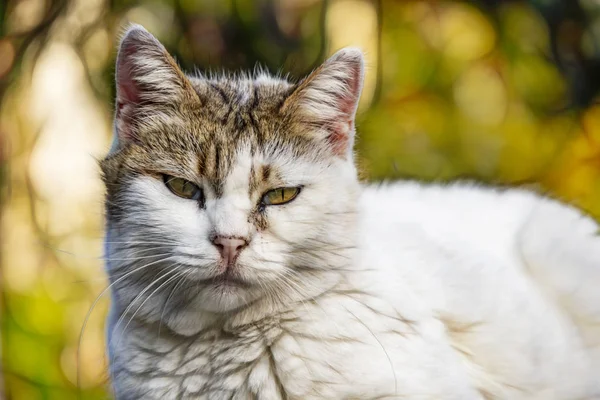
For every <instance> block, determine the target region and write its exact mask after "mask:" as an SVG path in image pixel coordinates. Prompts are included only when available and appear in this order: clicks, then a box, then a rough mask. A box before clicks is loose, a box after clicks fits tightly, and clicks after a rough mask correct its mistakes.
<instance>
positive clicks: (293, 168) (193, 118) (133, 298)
mask: <svg viewBox="0 0 600 400" xmlns="http://www.w3.org/2000/svg"><path fill="white" fill-rule="evenodd" d="M362 79H363V58H362V54H361V53H360V51H358V50H355V49H345V50H341V51H339V52H338V53H336V54H335V55H334V56H332V57H331V58H330V59H329V60H327V61H326V62H325V63H324V64H323V65H321V66H320V67H319V68H317V69H316V70H315V71H314V72H313V73H312V74H310V75H309V76H308V77H307V78H306V79H304V80H303V81H301V82H300V83H299V84H293V83H289V82H287V81H285V80H282V79H279V78H274V77H270V76H268V75H266V74H257V75H255V76H244V75H241V76H233V77H227V76H222V77H217V78H205V77H188V76H186V75H185V74H184V73H183V72H182V71H181V70H180V69H179V67H178V66H177V64H176V63H175V61H174V60H173V58H172V57H171V56H170V55H169V54H168V53H167V51H166V50H165V48H164V47H163V46H162V45H161V44H160V43H159V42H158V41H157V40H156V39H155V38H154V37H153V36H152V35H151V34H150V33H148V32H147V31H145V30H144V29H143V28H141V27H138V26H135V27H132V28H131V29H129V30H128V31H127V33H126V34H125V36H124V38H123V40H122V42H121V46H120V50H119V55H118V59H117V67H116V84H117V98H116V113H115V124H114V126H115V141H114V143H113V147H112V149H111V152H110V154H109V155H108V156H107V157H106V158H105V159H104V160H103V161H102V163H101V167H102V170H103V174H104V180H105V184H106V189H107V198H106V210H107V230H108V234H107V243H106V249H107V255H106V256H107V257H108V262H107V268H108V272H109V275H110V277H111V281H112V282H113V283H114V286H113V294H114V298H115V300H116V301H118V302H120V303H122V304H121V305H122V307H127V306H129V305H130V304H132V306H131V308H130V311H132V310H133V311H135V310H136V309H138V307H139V315H143V316H146V317H149V318H151V319H157V315H160V314H163V315H164V314H172V313H176V312H179V311H181V310H183V309H199V310H206V311H211V312H217V313H219V312H229V311H231V310H234V309H238V308H240V307H244V306H245V305H247V304H249V303H251V302H253V301H256V300H257V299H259V298H263V297H265V296H269V297H272V298H273V299H274V300H277V299H279V300H281V299H285V298H286V297H287V296H290V295H291V294H292V293H295V294H301V295H307V296H308V295H309V294H310V293H311V292H314V291H318V290H323V288H325V287H326V286H327V285H331V284H333V283H334V282H333V281H332V279H334V278H332V275H331V271H334V270H335V269H337V268H341V267H343V266H344V264H345V263H347V262H348V250H349V249H351V248H352V247H353V246H354V240H355V238H354V236H355V233H356V232H355V227H354V223H355V209H356V201H357V195H358V190H359V185H358V180H357V176H356V169H355V166H354V162H353V150H352V145H353V141H354V115H355V112H356V107H357V102H358V99H359V95H360V90H361V85H362Z"/></svg>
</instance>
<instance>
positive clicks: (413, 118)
mask: <svg viewBox="0 0 600 400" xmlns="http://www.w3.org/2000/svg"><path fill="white" fill-rule="evenodd" d="M553 7H562V8H560V9H561V10H562V11H561V12H562V14H552V13H553V10H554V11H555V8H553ZM598 11H600V3H599V2H597V1H571V0H562V1H561V0H545V1H543V2H542V1H501V2H498V1H484V0H480V1H437V0H436V1H433V0H431V1H429V0H424V1H393V0H380V1H372V0H328V1H321V0H279V1H269V0H266V1H260V2H257V1H253V0H232V1H221V0H138V1H135V2H134V1H129V0H122V1H121V0H113V1H110V2H108V1H106V0H57V1H51V0H8V1H5V2H3V3H1V4H0V24H1V25H0V35H1V36H0V101H1V103H0V188H1V190H0V194H1V196H2V197H1V198H0V199H1V207H2V215H1V217H2V218H1V221H0V223H1V234H0V267H1V275H0V284H1V290H2V297H0V312H1V315H0V317H1V331H0V332H1V336H2V345H1V347H0V349H1V355H2V361H1V363H2V372H3V375H2V379H0V398H2V396H3V394H4V397H5V398H7V399H19V400H20V399H27V400H30V399H31V400H35V399H61V400H62V399H75V398H77V395H78V390H80V391H81V398H84V399H106V398H108V397H109V395H108V391H107V389H108V386H107V373H106V357H105V355H104V341H105V337H104V320H105V318H106V313H107V311H108V308H109V304H108V299H107V298H106V296H104V297H102V298H101V299H100V300H99V302H98V303H97V305H96V306H95V308H94V309H93V311H92V312H91V313H90V314H89V319H88V320H87V323H86V329H85V331H84V335H83V337H81V342H80V335H81V332H82V327H83V325H84V320H85V318H86V316H87V315H88V311H89V310H90V307H91V306H92V304H94V302H95V299H96V298H97V296H98V295H99V294H100V293H101V292H102V290H103V289H104V288H105V287H106V285H107V282H106V278H105V275H104V273H103V269H102V259H101V256H102V228H103V209H102V195H103V188H102V185H101V183H100V178H99V171H98V168H97V164H96V160H97V158H100V157H102V156H103V154H104V153H105V152H106V151H107V149H108V147H109V143H110V136H111V118H112V112H113V109H112V107H113V98H112V97H113V95H114V88H113V78H114V69H113V64H114V59H115V55H116V53H115V46H116V43H117V42H118V37H119V35H120V34H121V33H122V32H123V29H124V27H125V26H126V25H127V24H129V23H132V22H134V23H139V24H142V25H144V26H145V27H146V28H147V29H148V30H150V31H151V32H152V33H153V34H154V35H156V36H157V37H158V38H159V39H160V40H161V41H162V42H163V43H164V44H165V46H166V47H167V48H168V49H169V51H171V52H172V53H173V54H174V55H175V57H176V58H177V60H178V62H179V63H180V64H181V65H182V66H183V67H184V69H187V70H188V71H190V72H194V71H196V70H195V69H194V68H197V71H199V72H208V71H215V70H220V69H224V70H229V71H231V70H238V69H247V70H251V69H253V68H254V67H255V65H256V64H257V63H260V64H261V65H263V66H264V67H266V68H267V69H269V70H271V71H273V72H279V71H282V72H290V74H291V76H292V78H296V79H298V78H300V77H302V76H303V75H304V74H306V73H308V72H309V71H310V70H311V69H313V68H315V67H316V66H317V65H318V64H319V63H320V62H322V61H323V60H324V59H325V58H326V57H327V56H329V55H330V54H332V53H333V52H335V51H336V50H338V49H339V48H341V47H344V46H357V47H360V48H362V49H363V50H364V52H365V54H366V60H367V71H366V80H365V86H364V93H363V96H362V98H361V102H360V108H359V117H358V121H357V125H358V128H359V137H358V144H357V145H358V149H357V150H358V154H359V159H358V162H359V164H360V167H361V168H360V169H361V176H363V177H364V178H365V179H366V180H383V179H396V178H417V179H422V180H438V181H446V180H450V179H455V178H467V179H477V180H481V181H484V182H489V183H492V184H510V185H522V184H527V185H528V186H529V187H531V188H532V189H534V190H539V191H541V192H543V193H547V194H549V195H552V196H556V197H559V198H561V199H564V200H566V201H570V202H572V203H574V204H575V205H576V206H578V207H581V208H583V209H584V210H586V211H588V212H589V213H591V214H592V215H593V216H595V217H600V106H598V105H597V99H596V94H597V92H598V89H599V88H600V63H598V60H599V59H600V54H599V52H600V50H599V49H600V47H599V46H598V38H599V37H600V19H599V18H598V16H599V15H600V13H599V12H598ZM578 12H580V14H578ZM549 15H563V16H564V18H563V19H561V20H557V19H556V18H553V19H552V18H549ZM578 15H583V16H585V18H583V19H577V16H578ZM79 346H80V347H79ZM78 349H79V350H78ZM78 355H79V356H78ZM78 376H79V378H80V381H79V384H80V389H78V388H77V384H78Z"/></svg>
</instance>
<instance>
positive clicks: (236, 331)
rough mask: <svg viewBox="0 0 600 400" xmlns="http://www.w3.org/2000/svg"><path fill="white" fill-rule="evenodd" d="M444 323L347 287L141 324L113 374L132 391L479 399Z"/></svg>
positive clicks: (144, 394) (139, 394) (127, 393)
mask: <svg viewBox="0 0 600 400" xmlns="http://www.w3.org/2000/svg"><path fill="white" fill-rule="evenodd" d="M414 316H417V315H414ZM417 317H418V316H417ZM442 331H443V329H442V326H441V324H439V322H437V321H434V320H429V321H428V320H421V321H416V320H415V321H413V320H409V319H406V318H405V317H403V316H401V315H400V314H399V313H398V312H397V310H395V309H394V308H393V307H390V306H389V305H386V304H384V303H383V302H380V301H378V300H377V299H376V298H373V297H370V296H369V295H368V294H364V293H357V292H348V291H345V290H342V291H339V292H336V293H335V294H328V295H327V296H324V297H322V298H319V299H315V300H314V301H311V302H307V303H305V304H303V305H299V306H298V309H296V310H289V311H287V312H284V313H280V314H277V315H275V316H272V317H267V318H264V319H261V320H259V321H255V322H252V323H248V324H244V325H241V326H237V327H236V326H231V325H227V324H226V325H224V326H220V327H219V328H211V329H207V330H205V331H202V332H199V333H198V334H196V335H194V336H193V337H188V338H182V337H179V336H178V337H175V336H169V335H168V334H165V332H164V329H163V333H162V334H161V335H160V336H159V335H158V333H157V328H156V326H154V327H151V328H150V327H145V328H144V329H143V330H140V329H139V328H136V331H135V334H133V335H130V336H128V337H127V338H126V339H125V340H128V343H123V344H122V346H123V347H122V351H120V350H119V349H118V348H119V347H120V346H117V350H116V351H115V353H114V356H115V360H114V361H113V362H114V363H115V364H118V365H119V366H120V368H118V369H117V370H116V371H115V375H114V376H113V379H117V380H119V381H120V383H119V385H118V387H120V388H121V389H125V390H124V391H123V392H122V393H117V396H118V397H119V398H124V399H128V398H148V399H151V398H157V399H158V398H160V399H164V400H166V399H171V398H172V399H179V398H194V399H196V398H197V399H229V398H232V399H253V398H259V399H324V398H369V399H371V398H395V397H398V398H402V396H406V395H408V394H411V395H413V396H416V397H414V398H435V397H436V396H440V395H441V394H442V393H444V394H445V396H446V397H445V398H449V399H451V398H456V399H459V398H478V396H477V395H475V394H474V393H471V390H472V389H469V388H468V386H469V385H468V384H467V382H466V381H465V379H464V375H463V374H462V373H460V372H461V371H460V368H457V369H455V370H454V372H450V373H449V372H448V371H447V370H445V366H446V365H447V362H450V363H454V362H456V361H457V359H456V357H455V355H453V354H451V352H450V351H448V350H449V349H448V348H445V346H441V345H440V344H441V343H442V342H441V341H439V340H438V339H439V337H440V336H441V335H442ZM121 354H127V358H121ZM444 359H446V363H444V362H440V360H444ZM419 363H420V364H421V365H419ZM415 367H417V368H415ZM407 369H408V370H409V371H410V373H409V374H407V373H406V372H404V373H402V374H400V373H399V372H398V371H402V370H404V371H407ZM461 375H462V377H461ZM426 382H428V383H430V384H425V383H426ZM432 396H433V397H432Z"/></svg>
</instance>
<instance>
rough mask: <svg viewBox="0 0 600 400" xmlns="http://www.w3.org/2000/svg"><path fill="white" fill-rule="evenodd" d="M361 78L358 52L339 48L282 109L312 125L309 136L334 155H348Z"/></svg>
mask: <svg viewBox="0 0 600 400" xmlns="http://www.w3.org/2000/svg"><path fill="white" fill-rule="evenodd" d="M363 78H364V58H363V54H362V52H361V51H360V50H359V49H356V48H345V49H342V50H340V51H338V52H337V53H335V54H334V55H333V56H331V57H330V58H329V59H328V60H327V61H325V62H324V63H323V64H322V65H321V66H320V67H319V68H317V69H316V70H315V71H313V72H312V73H311V74H310V75H309V76H308V77H307V78H306V79H304V80H303V81H302V82H301V83H300V84H299V85H298V87H297V88H296V89H295V90H294V91H293V93H292V94H291V95H290V96H289V97H288V98H287V99H286V101H285V102H284V104H283V106H282V109H288V110H290V111H291V112H292V113H293V114H294V115H295V116H297V117H299V118H300V119H301V120H302V122H305V123H308V124H309V125H310V126H312V127H313V128H314V131H313V134H315V135H317V136H319V137H323V138H324V139H326V141H327V143H328V144H329V145H330V147H331V149H332V150H333V152H334V153H335V154H336V155H338V156H341V157H346V156H349V155H351V152H352V146H353V142H354V117H355V114H356V109H357V107H358V100H359V99H360V93H361V90H362V85H363Z"/></svg>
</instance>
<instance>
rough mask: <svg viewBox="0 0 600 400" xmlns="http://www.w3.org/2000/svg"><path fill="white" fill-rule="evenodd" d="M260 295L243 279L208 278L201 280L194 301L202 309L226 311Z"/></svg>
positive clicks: (216, 311)
mask: <svg viewBox="0 0 600 400" xmlns="http://www.w3.org/2000/svg"><path fill="white" fill-rule="evenodd" d="M260 296H261V294H260V291H259V290H257V289H256V288H254V287H253V286H252V285H250V284H248V283H246V282H244V281H237V280H220V279H210V280H207V281H204V282H202V289H201V290H200V292H199V293H198V295H197V296H196V299H195V301H194V303H195V306H196V307H198V308H200V309H202V310H203V311H209V312H212V313H226V312H230V311H233V310H238V309H240V308H243V307H244V306H247V305H249V304H250V303H252V302H254V301H256V300H257V299H258V298H260Z"/></svg>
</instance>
